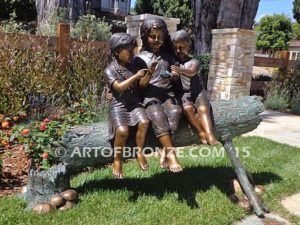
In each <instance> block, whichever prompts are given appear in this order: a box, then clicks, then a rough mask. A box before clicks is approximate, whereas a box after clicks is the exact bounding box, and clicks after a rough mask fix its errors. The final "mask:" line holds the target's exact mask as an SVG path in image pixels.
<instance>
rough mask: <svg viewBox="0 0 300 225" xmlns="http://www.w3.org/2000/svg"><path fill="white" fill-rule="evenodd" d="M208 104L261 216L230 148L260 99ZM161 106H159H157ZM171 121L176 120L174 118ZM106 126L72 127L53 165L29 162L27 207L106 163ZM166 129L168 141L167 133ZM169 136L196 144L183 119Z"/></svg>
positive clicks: (257, 204)
mask: <svg viewBox="0 0 300 225" xmlns="http://www.w3.org/2000/svg"><path fill="white" fill-rule="evenodd" d="M153 24H155V23H153ZM158 27H159V26H158ZM152 28H154V30H157V29H156V28H155V26H153V27H152ZM152 28H151V29H152ZM145 31H147V32H145V33H146V34H148V32H149V31H148V30H147V29H145ZM160 34H161V33H160ZM144 37H148V35H144ZM147 40H148V38H147V39H145V41H146V42H145V43H146V44H148V41H147ZM154 40H156V41H155V42H154V43H155V44H154V43H153V45H151V46H152V50H153V52H152V51H149V52H148V53H152V55H154V56H155V57H153V59H151V57H148V56H149V55H150V54H149V55H147V54H145V55H144V59H149V60H141V62H142V63H143V62H144V64H145V65H146V66H145V67H144V68H148V69H149V68H150V71H151V70H152V69H153V67H154V65H155V63H154V65H153V62H155V60H157V61H160V60H161V58H162V61H165V60H164V56H163V54H162V53H159V52H158V53H159V54H153V53H157V52H156V51H154V50H156V49H157V48H156V47H157V46H159V45H160V44H159V42H160V41H159V38H158V37H157V36H156V37H154ZM149 43H150V42H149ZM165 46H166V45H165ZM158 49H159V48H158ZM139 56H140V57H137V58H136V59H138V58H141V59H142V56H143V55H141V54H140V55H139ZM160 57H161V58H160ZM171 61H172V60H170V62H171ZM147 63H148V65H147ZM137 65H139V64H137ZM168 65H175V61H174V60H173V62H172V63H169V64H168ZM142 68H143V67H142ZM161 68H163V69H159V68H156V69H157V70H158V71H159V72H158V73H159V76H161V77H168V76H169V75H168V72H166V71H168V69H167V68H165V67H164V66H163V67H161ZM143 78H145V79H149V84H148V85H152V84H151V82H150V80H151V79H152V76H151V74H150V73H149V74H145V76H144V77H143ZM146 81H147V80H146ZM164 81H168V82H169V81H170V80H167V79H166V80H164ZM152 82H153V81H152ZM146 83H147V82H146ZM153 86H154V85H153ZM170 90H172V89H170ZM171 92H172V91H171ZM171 92H170V93H171ZM146 97H147V96H146ZM158 97H160V96H158ZM174 101H175V100H174ZM159 104H160V103H159ZM157 105H158V104H157ZM160 105H161V104H160ZM171 105H174V104H171ZM211 105H212V108H213V111H214V118H215V128H216V135H217V138H218V140H220V142H221V143H222V144H223V146H224V147H225V149H226V152H227V154H228V156H229V158H230V161H231V163H232V166H233V168H234V170H235V172H236V175H237V177H238V180H239V182H240V184H241V186H242V189H243V190H244V192H245V194H246V195H247V197H248V199H249V201H250V203H251V205H253V208H254V211H255V213H256V214H257V215H258V216H263V214H264V212H267V211H268V209H267V207H266V206H265V204H264V203H263V202H262V201H261V199H260V198H259V197H258V196H257V195H256V194H255V191H254V187H253V186H252V184H251V183H253V181H252V177H251V175H250V174H249V173H248V171H247V170H246V168H245V167H244V166H243V165H242V163H241V161H240V159H239V157H238V155H237V154H236V149H235V148H234V145H233V143H232V138H233V137H235V136H238V135H241V134H242V133H246V132H248V131H251V130H253V129H254V128H256V127H257V125H258V124H259V122H260V118H259V116H258V115H259V113H261V112H262V111H263V105H262V103H261V100H260V99H259V98H257V97H254V96H249V97H244V98H242V99H238V100H229V101H216V102H212V103H211ZM161 107H163V106H162V105H161ZM228 108H230V109H231V110H230V111H228ZM175 115H177V114H175ZM174 121H175V122H176V121H177V120H174ZM163 122H164V121H163ZM170 125H171V126H170ZM172 125H174V124H172V123H171V124H169V128H173V131H175V130H176V129H174V128H176V123H175V125H174V126H172ZM106 126H107V123H106V122H102V123H97V124H91V125H86V126H79V127H76V128H73V129H72V130H70V131H68V132H67V133H66V135H65V136H64V138H63V140H62V143H60V145H59V146H57V148H58V149H60V148H62V150H63V152H64V154H63V155H57V164H56V165H53V166H52V167H51V168H50V169H49V170H47V171H38V170H36V169H35V168H34V163H33V164H32V166H31V168H30V172H29V183H28V189H27V192H26V193H25V194H24V196H25V197H26V199H27V200H28V202H29V204H28V208H29V209H30V208H32V207H33V206H34V205H35V204H36V203H37V202H42V201H47V200H49V198H50V196H52V195H53V194H55V193H59V192H61V191H63V190H65V189H68V188H69V187H70V176H71V175H72V174H74V173H76V171H78V170H80V169H83V168H86V167H99V166H100V165H103V164H107V163H110V162H112V161H113V157H107V155H108V154H107V153H108V152H110V142H109V141H108V138H109V136H110V134H108V133H107V130H106ZM168 132H169V134H168V135H169V137H170V140H171V132H170V131H168ZM173 135H175V138H174V139H173V140H172V142H173V143H172V144H173V145H174V146H186V145H190V144H198V143H199V139H198V137H197V136H195V135H191V130H190V128H189V127H188V125H187V123H186V122H185V121H183V122H182V123H181V124H180V128H179V129H178V132H176V133H175V134H173ZM160 144H161V143H159V142H158V140H157V138H156V137H155V136H154V135H153V133H152V132H151V131H150V132H149V134H148V135H147V138H146V142H145V146H146V147H148V146H149V147H157V146H159V145H160ZM173 145H172V147H173ZM87 146H88V147H89V148H90V149H92V150H93V151H92V152H93V153H97V154H96V155H97V157H96V156H95V154H94V157H91V158H87V157H80V155H82V153H83V152H85V148H86V147H87ZM126 146H128V147H133V146H136V143H135V140H131V139H130V138H129V139H128V142H127V143H126ZM75 150H76V152H78V157H74V151H75ZM75 156H77V155H75Z"/></svg>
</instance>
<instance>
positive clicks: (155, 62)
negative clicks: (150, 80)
mask: <svg viewBox="0 0 300 225" xmlns="http://www.w3.org/2000/svg"><path fill="white" fill-rule="evenodd" d="M157 64H158V61H154V62H152V63H151V65H150V67H149V73H150V74H153V73H154V72H155V69H156V66H157Z"/></svg>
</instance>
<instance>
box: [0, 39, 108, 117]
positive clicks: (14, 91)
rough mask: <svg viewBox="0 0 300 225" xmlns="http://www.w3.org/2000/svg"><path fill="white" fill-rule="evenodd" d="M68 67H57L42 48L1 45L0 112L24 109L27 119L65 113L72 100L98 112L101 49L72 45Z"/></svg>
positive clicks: (54, 58)
mask: <svg viewBox="0 0 300 225" xmlns="http://www.w3.org/2000/svg"><path fill="white" fill-rule="evenodd" d="M69 59H70V62H69V68H68V70H67V71H66V72H61V71H60V69H59V61H60V59H59V57H58V56H57V55H56V54H55V53H53V52H49V51H48V50H47V49H44V48H42V47H40V48H38V49H36V50H35V51H32V50H16V49H10V48H2V49H1V51H0V82H1V84H0V102H1V107H0V113H2V114H6V115H15V114H17V113H18V112H20V111H26V112H27V114H28V115H29V116H31V118H39V117H43V116H47V115H53V114H65V113H67V112H68V107H69V106H71V105H72V104H74V102H85V103H86V104H87V105H88V106H89V110H92V111H101V98H100V96H101V93H102V90H103V86H104V83H103V80H102V72H103V70H104V67H105V66H106V64H107V60H108V56H107V54H106V52H105V51H95V50H94V49H93V48H92V47H91V45H90V44H86V45H81V46H75V48H73V50H72V51H71V52H70V58H69Z"/></svg>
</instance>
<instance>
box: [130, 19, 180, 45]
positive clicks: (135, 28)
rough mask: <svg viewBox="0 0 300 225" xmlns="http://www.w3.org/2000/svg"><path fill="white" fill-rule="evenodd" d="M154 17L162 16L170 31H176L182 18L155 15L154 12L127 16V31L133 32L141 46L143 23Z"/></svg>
mask: <svg viewBox="0 0 300 225" xmlns="http://www.w3.org/2000/svg"><path fill="white" fill-rule="evenodd" d="M154 17H159V18H162V19H163V20H164V21H165V22H166V24H167V26H168V30H169V32H170V33H173V32H175V31H176V30H177V25H178V24H180V19H177V18H169V17H162V16H157V15H153V14H141V15H137V16H127V17H126V18H125V22H126V24H127V31H126V32H127V33H128V34H131V35H132V36H134V37H136V39H137V41H138V45H139V47H141V46H142V40H141V37H140V27H141V25H142V22H143V21H144V20H145V19H149V18H154Z"/></svg>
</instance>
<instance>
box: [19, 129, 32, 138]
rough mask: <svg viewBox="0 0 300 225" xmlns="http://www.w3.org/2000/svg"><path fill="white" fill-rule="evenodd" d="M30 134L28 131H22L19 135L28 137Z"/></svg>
mask: <svg viewBox="0 0 300 225" xmlns="http://www.w3.org/2000/svg"><path fill="white" fill-rule="evenodd" d="M29 133H30V130H29V129H27V128H26V129H23V130H22V131H21V135H22V136H26V135H28V134H29Z"/></svg>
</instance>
